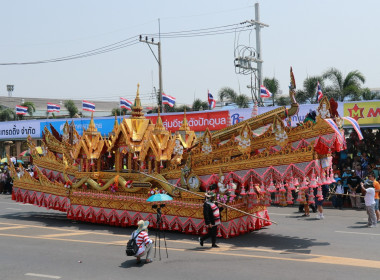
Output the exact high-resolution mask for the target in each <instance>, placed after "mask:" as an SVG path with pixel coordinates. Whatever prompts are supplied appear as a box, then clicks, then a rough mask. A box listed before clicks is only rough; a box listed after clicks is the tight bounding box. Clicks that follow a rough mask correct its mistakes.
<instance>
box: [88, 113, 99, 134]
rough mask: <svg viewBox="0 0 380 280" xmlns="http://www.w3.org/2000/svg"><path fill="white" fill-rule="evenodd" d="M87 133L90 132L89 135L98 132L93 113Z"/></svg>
mask: <svg viewBox="0 0 380 280" xmlns="http://www.w3.org/2000/svg"><path fill="white" fill-rule="evenodd" d="M86 132H89V133H92V132H98V130H97V129H96V126H95V123H94V112H92V113H91V121H90V124H89V125H88V128H87V130H86Z"/></svg>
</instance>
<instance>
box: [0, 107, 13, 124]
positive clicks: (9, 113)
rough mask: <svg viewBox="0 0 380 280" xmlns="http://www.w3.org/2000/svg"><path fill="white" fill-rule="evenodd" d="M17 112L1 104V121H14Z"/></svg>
mask: <svg viewBox="0 0 380 280" xmlns="http://www.w3.org/2000/svg"><path fill="white" fill-rule="evenodd" d="M15 117H16V114H15V112H14V111H13V110H12V109H11V108H6V107H4V106H0V121H2V122H5V121H13V120H15Z"/></svg>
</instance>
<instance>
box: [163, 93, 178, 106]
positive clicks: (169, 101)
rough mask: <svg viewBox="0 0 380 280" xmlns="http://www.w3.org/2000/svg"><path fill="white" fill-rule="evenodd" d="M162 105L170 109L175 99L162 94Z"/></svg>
mask: <svg viewBox="0 0 380 280" xmlns="http://www.w3.org/2000/svg"><path fill="white" fill-rule="evenodd" d="M162 104H166V105H169V106H170V107H173V106H174V104H175V98H174V97H173V96H170V95H167V94H165V93H162Z"/></svg>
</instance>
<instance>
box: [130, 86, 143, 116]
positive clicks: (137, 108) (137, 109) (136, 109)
mask: <svg viewBox="0 0 380 280" xmlns="http://www.w3.org/2000/svg"><path fill="white" fill-rule="evenodd" d="M132 118H135V119H136V118H137V119H142V118H144V113H143V112H142V106H141V100H140V84H137V92H136V98H135V104H134V105H133V106H132Z"/></svg>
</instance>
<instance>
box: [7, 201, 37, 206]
mask: <svg viewBox="0 0 380 280" xmlns="http://www.w3.org/2000/svg"><path fill="white" fill-rule="evenodd" d="M0 203H2V204H12V205H32V204H30V203H17V202H3V201H1V202H0Z"/></svg>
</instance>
